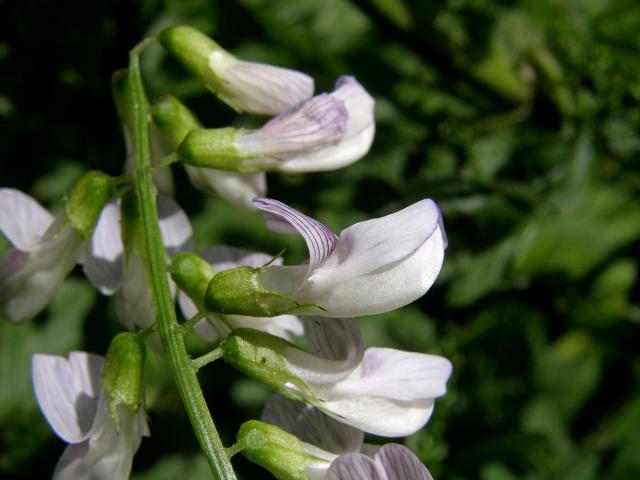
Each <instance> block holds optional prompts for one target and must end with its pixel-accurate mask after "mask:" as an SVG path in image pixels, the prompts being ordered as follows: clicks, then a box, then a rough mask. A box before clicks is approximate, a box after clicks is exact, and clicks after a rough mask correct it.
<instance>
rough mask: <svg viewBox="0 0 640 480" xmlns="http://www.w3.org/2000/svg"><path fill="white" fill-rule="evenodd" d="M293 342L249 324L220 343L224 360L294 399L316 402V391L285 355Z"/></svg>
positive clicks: (277, 391)
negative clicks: (294, 368) (249, 326)
mask: <svg viewBox="0 0 640 480" xmlns="http://www.w3.org/2000/svg"><path fill="white" fill-rule="evenodd" d="M291 346H292V345H291V344H290V343H289V342H287V341H286V340H283V339H281V338H280V337H276V336H274V335H269V334H268V333H264V332H261V331H259V330H253V329H250V328H238V329H236V330H233V331H232V332H231V333H230V334H229V336H228V337H227V338H226V339H225V340H224V342H223V343H222V345H221V347H222V351H223V358H224V361H225V362H227V363H228V364H230V365H231V366H232V367H234V368H235V369H236V370H239V371H241V372H243V373H244V374H245V375H247V376H249V377H251V378H253V379H255V380H257V381H259V382H261V383H263V384H264V385H265V386H267V387H269V388H271V389H272V390H274V391H275V392H276V393H280V394H281V395H284V396H286V397H289V398H291V399H293V400H299V401H303V402H315V401H317V397H316V394H315V393H314V392H313V390H312V389H311V388H310V387H309V386H308V385H307V384H306V382H305V381H304V380H302V379H301V378H300V377H299V376H298V375H296V374H295V373H294V372H293V371H292V370H291V369H290V368H289V363H288V362H287V360H286V359H285V358H284V353H285V352H286V350H287V349H289V348H290V347H291Z"/></svg>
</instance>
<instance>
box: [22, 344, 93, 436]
mask: <svg viewBox="0 0 640 480" xmlns="http://www.w3.org/2000/svg"><path fill="white" fill-rule="evenodd" d="M102 363H103V358H102V357H100V356H98V355H92V354H89V353H85V352H72V353H71V354H69V359H68V360H67V359H66V358H64V357H58V356H53V355H40V354H36V355H34V356H33V360H32V367H31V368H32V380H33V387H34V390H35V394H36V399H37V401H38V405H39V406H40V409H41V410H42V413H43V414H44V416H45V417H46V419H47V421H48V422H49V424H50V425H51V427H52V428H53V430H54V431H55V432H56V434H57V435H58V436H59V437H60V438H62V439H63V440H65V441H66V442H69V443H79V442H81V441H83V440H85V439H86V438H87V437H88V435H89V431H90V429H91V425H92V424H93V421H94V418H95V415H96V408H97V404H98V398H97V397H98V394H99V392H100V371H101V369H102Z"/></svg>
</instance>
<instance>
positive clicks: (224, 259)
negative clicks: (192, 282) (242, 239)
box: [200, 245, 282, 271]
mask: <svg viewBox="0 0 640 480" xmlns="http://www.w3.org/2000/svg"><path fill="white" fill-rule="evenodd" d="M200 256H201V257H202V258H204V259H205V260H206V261H207V262H209V263H210V264H211V266H213V268H215V269H216V270H217V271H223V270H229V269H230V268H236V267H242V266H246V267H261V266H262V265H264V264H265V263H270V264H271V265H280V264H282V258H276V259H274V258H273V256H272V255H268V254H266V253H261V252H254V251H251V250H245V249H244V248H236V247H228V246H226V245H213V246H210V247H207V248H206V249H205V250H204V251H203V252H202V253H201V254H200Z"/></svg>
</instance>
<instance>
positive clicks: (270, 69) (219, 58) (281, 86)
mask: <svg viewBox="0 0 640 480" xmlns="http://www.w3.org/2000/svg"><path fill="white" fill-rule="evenodd" d="M209 66H210V67H211V69H212V70H213V71H214V72H216V75H218V76H219V77H220V78H221V79H223V84H224V86H225V90H224V91H220V92H216V93H218V94H219V95H220V96H221V97H222V98H223V99H224V100H225V101H227V102H228V103H229V104H231V105H232V106H233V107H234V108H236V109H238V110H240V111H244V112H249V113H257V114H264V115H272V116H273V115H278V114H279V113H282V112H284V111H286V110H287V109H289V108H291V107H292V106H294V105H296V104H297V103H299V102H301V101H302V100H305V99H306V98H309V97H310V96H311V95H313V88H314V85H313V79H312V78H311V77H309V76H308V75H305V74H304V73H301V72H298V71H296V70H291V69H288V68H282V67H276V66H273V65H267V64H264V63H256V62H248V61H243V60H238V59H236V58H234V57H233V56H231V55H229V54H227V53H225V52H221V51H215V52H213V53H211V55H210V56H209Z"/></svg>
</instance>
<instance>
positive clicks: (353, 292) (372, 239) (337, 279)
mask: <svg viewBox="0 0 640 480" xmlns="http://www.w3.org/2000/svg"><path fill="white" fill-rule="evenodd" d="M434 205H435V204H433V202H431V201H430V200H426V201H422V202H418V203H417V204H415V205H412V206H411V207H407V208H405V209H404V210H401V211H400V212H397V213H395V214H392V215H388V216H387V217H383V218H379V219H375V220H370V221H367V222H362V223H359V224H356V225H353V226H351V227H349V228H347V229H346V230H344V231H343V232H342V234H341V235H340V239H339V241H338V246H337V248H336V250H335V252H334V254H333V255H331V256H330V257H329V258H327V259H326V261H325V262H324V263H323V264H322V265H320V266H319V267H318V268H317V269H316V270H314V271H313V272H312V273H311V275H310V276H309V278H308V279H307V282H305V283H304V284H303V285H301V286H300V287H299V288H298V289H297V290H296V291H286V290H284V288H286V287H288V285H283V290H277V291H283V292H287V294H288V295H289V296H290V297H291V298H293V299H294V300H296V301H297V302H299V303H300V304H302V305H308V304H315V305H319V306H320V307H322V308H321V309H316V310H314V311H313V314H314V315H320V316H323V317H324V316H327V317H354V316H361V315H372V314H376V313H382V312H387V311H390V310H395V309H396V308H400V307H402V306H404V305H406V304H408V303H411V302H413V301H414V300H416V299H418V298H420V297H421V296H422V295H424V294H425V292H426V291H427V290H428V289H429V288H430V287H431V285H432V284H433V282H434V281H435V279H436V277H437V276H438V273H439V272H440V268H441V266H442V262H443V259H444V244H443V240H444V238H443V235H442V233H441V231H440V227H439V223H438V222H439V220H438V217H439V215H438V209H437V208H436V207H435V206H434ZM277 268H282V267H273V268H272V269H267V271H265V272H264V274H262V275H261V278H260V281H261V282H263V284H264V285H265V286H267V287H268V288H270V289H272V290H276V289H278V284H277V283H276V282H278V281H279V278H277V277H276V275H275V274H274V272H271V271H270V270H277ZM297 313H302V312H297ZM305 313H306V312H305Z"/></svg>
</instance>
